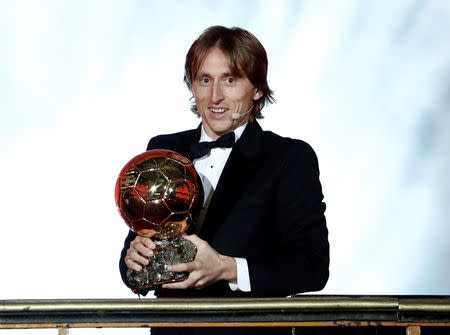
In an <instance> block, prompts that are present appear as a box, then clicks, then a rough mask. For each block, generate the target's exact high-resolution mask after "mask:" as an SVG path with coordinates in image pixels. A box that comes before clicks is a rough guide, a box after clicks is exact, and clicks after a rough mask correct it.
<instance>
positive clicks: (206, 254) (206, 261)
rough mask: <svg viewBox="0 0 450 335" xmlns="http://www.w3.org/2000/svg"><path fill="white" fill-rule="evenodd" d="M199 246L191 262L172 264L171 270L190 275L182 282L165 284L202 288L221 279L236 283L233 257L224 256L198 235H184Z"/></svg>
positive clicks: (181, 287) (176, 287) (168, 285)
mask: <svg viewBox="0 0 450 335" xmlns="http://www.w3.org/2000/svg"><path fill="white" fill-rule="evenodd" d="M183 237H184V238H185V239H187V240H189V241H191V242H192V243H194V244H195V245H196V246H197V255H196V256H195V259H194V260H193V261H192V262H190V263H182V264H176V265H171V266H169V267H168V270H169V271H173V272H189V277H188V278H187V279H186V280H185V281H182V282H177V283H170V284H164V285H163V288H170V289H186V288H196V289H201V288H203V287H205V286H208V285H212V284H214V283H215V282H217V281H219V280H226V281H228V282H232V283H235V282H236V281H237V269H236V261H235V259H234V258H233V257H228V256H223V255H221V254H219V253H218V252H217V251H215V250H214V249H213V248H211V246H210V245H209V244H208V243H207V242H206V241H204V240H202V239H201V238H199V237H198V236H197V235H183Z"/></svg>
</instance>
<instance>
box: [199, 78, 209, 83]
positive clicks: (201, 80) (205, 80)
mask: <svg viewBox="0 0 450 335" xmlns="http://www.w3.org/2000/svg"><path fill="white" fill-rule="evenodd" d="M200 82H201V83H202V84H208V83H209V78H205V77H203V78H200Z"/></svg>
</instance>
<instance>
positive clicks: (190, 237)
mask: <svg viewBox="0 0 450 335" xmlns="http://www.w3.org/2000/svg"><path fill="white" fill-rule="evenodd" d="M183 238H185V239H186V240H188V241H191V242H192V243H194V244H195V245H196V246H197V247H198V245H199V244H200V242H202V241H203V240H202V239H201V238H200V237H198V236H197V235H195V234H192V235H186V234H183Z"/></svg>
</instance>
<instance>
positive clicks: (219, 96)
mask: <svg viewBox="0 0 450 335" xmlns="http://www.w3.org/2000/svg"><path fill="white" fill-rule="evenodd" d="M211 99H212V102H213V103H215V104H217V103H219V102H221V101H222V100H223V90H222V86H221V85H220V83H218V82H215V83H214V84H213V86H212V94H211Z"/></svg>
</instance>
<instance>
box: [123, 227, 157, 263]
mask: <svg viewBox="0 0 450 335" xmlns="http://www.w3.org/2000/svg"><path fill="white" fill-rule="evenodd" d="M155 248H156V244H155V243H153V241H152V240H151V239H149V238H148V237H142V236H139V235H138V236H136V238H135V239H134V240H133V241H131V243H130V248H129V249H128V250H127V254H126V256H125V264H126V265H127V266H128V268H129V269H132V270H135V271H138V272H139V271H141V270H142V265H147V264H148V259H147V257H149V256H153V249H155Z"/></svg>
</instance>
